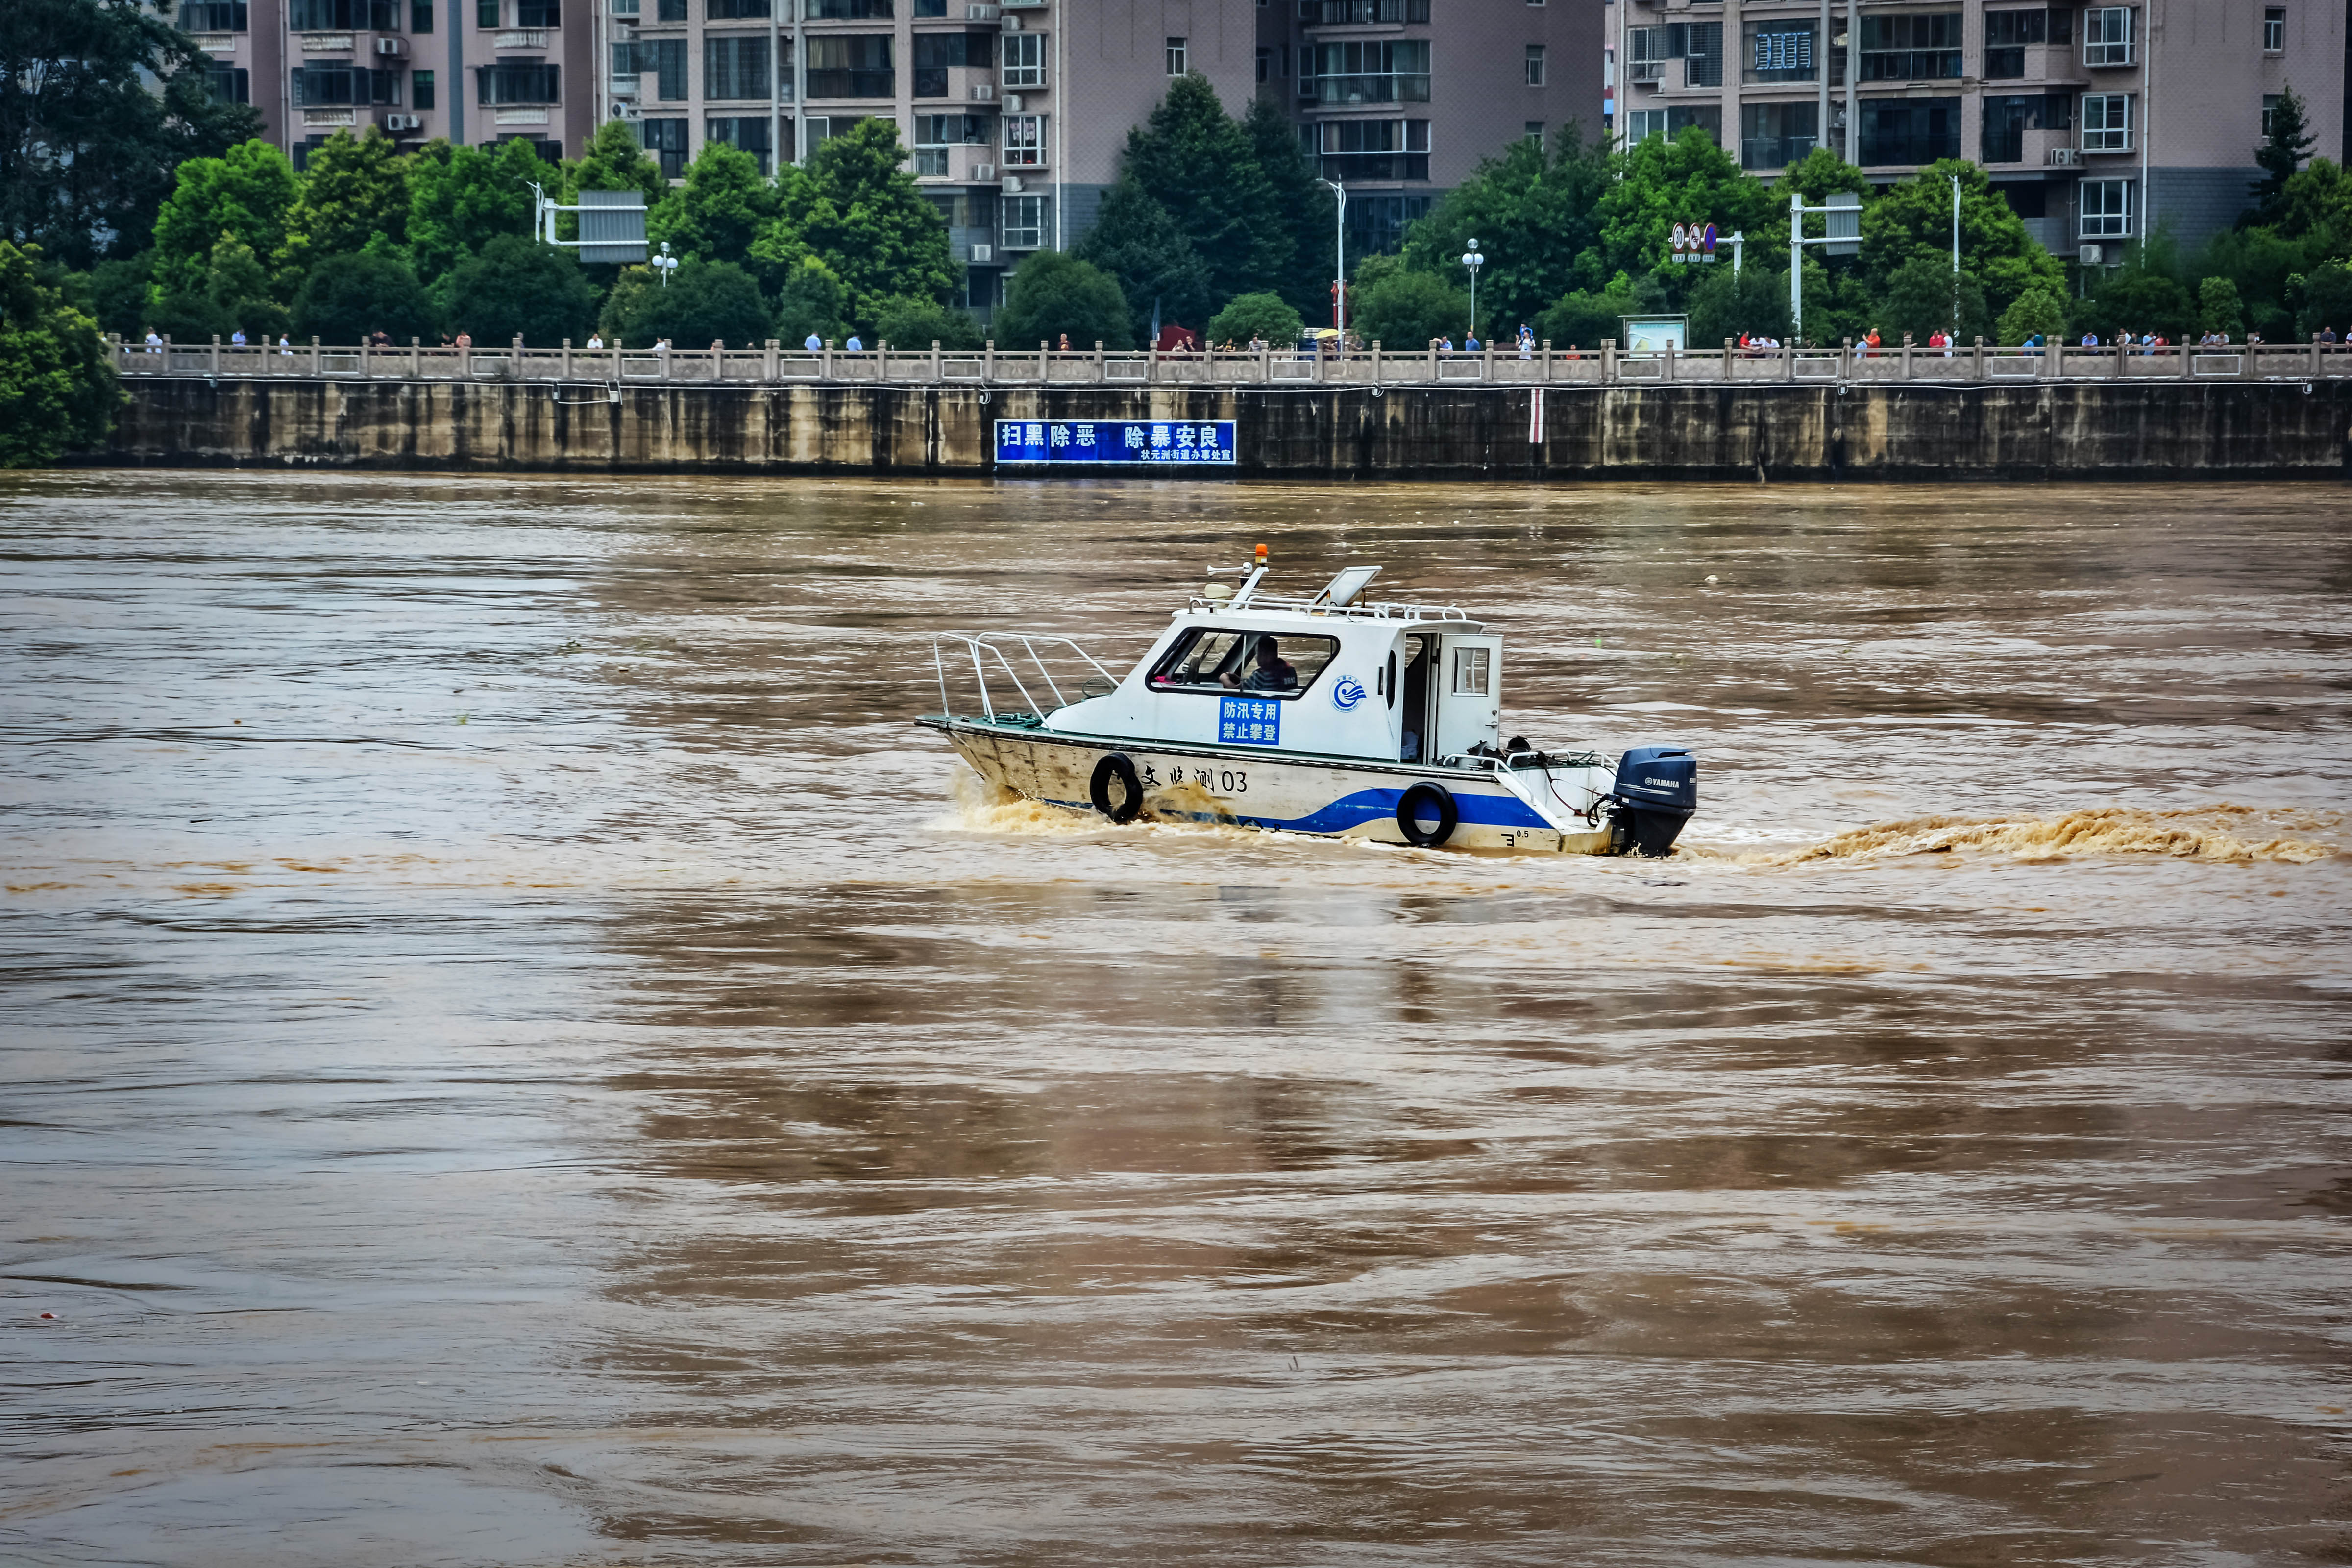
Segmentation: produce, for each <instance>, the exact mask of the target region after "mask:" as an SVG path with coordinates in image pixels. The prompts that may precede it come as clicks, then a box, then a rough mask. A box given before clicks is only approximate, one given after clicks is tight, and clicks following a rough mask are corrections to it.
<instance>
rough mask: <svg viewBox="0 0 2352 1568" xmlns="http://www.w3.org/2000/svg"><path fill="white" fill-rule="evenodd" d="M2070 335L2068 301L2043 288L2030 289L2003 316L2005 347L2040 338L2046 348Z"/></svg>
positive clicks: (2062, 296)
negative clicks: (2067, 319) (2067, 326)
mask: <svg viewBox="0 0 2352 1568" xmlns="http://www.w3.org/2000/svg"><path fill="white" fill-rule="evenodd" d="M2065 335H2066V297H2065V296H2064V295H2063V294H2061V293H2059V292H2058V291H2057V290H2056V289H2045V288H2042V287H2041V286H2039V285H2036V286H2035V287H2033V288H2032V289H2027V290H2026V291H2025V292H2024V293H2022V294H2020V295H2019V296H2018V297H2017V298H2016V299H2015V300H2013V301H2011V304H2010V307H2009V309H2008V310H2003V311H2002V312H2001V313H2000V341H2001V342H2004V343H2021V342H2024V341H2025V340H2026V339H2028V338H2031V337H2039V338H2040V339H2041V340H2042V342H2043V343H2044V344H2049V343H2053V342H2058V341H2059V340H2060V339H2062V338H2063V337H2064V336H2065Z"/></svg>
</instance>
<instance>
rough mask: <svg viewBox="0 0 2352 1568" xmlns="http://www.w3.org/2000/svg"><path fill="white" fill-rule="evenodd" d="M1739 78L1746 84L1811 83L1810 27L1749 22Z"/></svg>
mask: <svg viewBox="0 0 2352 1568" xmlns="http://www.w3.org/2000/svg"><path fill="white" fill-rule="evenodd" d="M1744 53H1745V54H1746V55H1747V57H1748V58H1747V60H1746V62H1745V68H1744V69H1743V70H1742V71H1741V73H1740V74H1741V75H1742V76H1743V77H1745V78H1746V79H1748V80H1749V81H1759V82H1768V81H1811V80H1812V79H1813V73H1814V71H1815V69H1816V67H1815V65H1814V63H1813V26H1812V24H1811V23H1810V22H1808V23H1806V24H1805V25H1804V26H1794V25H1792V24H1790V23H1788V22H1750V23H1748V47H1747V49H1746V50H1745V51H1744Z"/></svg>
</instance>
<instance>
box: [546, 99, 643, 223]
mask: <svg viewBox="0 0 2352 1568" xmlns="http://www.w3.org/2000/svg"><path fill="white" fill-rule="evenodd" d="M583 191H640V192H643V193H644V195H645V198H646V221H647V222H648V223H650V222H651V221H652V216H653V210H654V208H656V207H657V206H659V205H661V203H662V200H663V198H664V197H666V196H667V195H669V194H670V188H669V182H668V181H667V180H666V179H664V178H662V172H661V165H660V164H659V163H655V162H654V161H653V159H652V158H650V157H648V156H647V155H646V150H645V149H644V148H643V147H641V146H639V145H638V144H637V133H636V132H635V131H633V130H631V129H630V128H629V122H628V121H625V120H607V121H604V124H602V125H600V126H598V127H597V128H596V134H595V135H593V136H592V137H590V138H589V139H588V147H587V150H586V151H585V152H583V153H582V154H581V155H580V156H579V157H578V158H577V159H574V160H573V161H572V162H571V163H566V164H564V165H563V200H564V205H567V206H576V205H579V201H580V193H581V192H583ZM557 223H558V227H557V231H556V232H557V233H558V234H559V235H561V236H562V237H563V238H565V239H577V238H579V237H580V222H579V216H578V215H577V214H574V213H564V214H562V215H561V216H560V217H559V218H558V220H557Z"/></svg>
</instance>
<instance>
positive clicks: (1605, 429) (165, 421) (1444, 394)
mask: <svg viewBox="0 0 2352 1568" xmlns="http://www.w3.org/2000/svg"><path fill="white" fill-rule="evenodd" d="M128 390H129V393H130V402H129V403H128V404H127V405H125V407H124V409H123V411H122V415H121V420H120V422H119V425H118V426H117V429H116V433H115V437H114V439H113V442H112V444H111V446H110V447H109V449H108V450H107V451H105V452H104V453H102V454H99V455H97V456H96V457H95V458H94V460H95V461H97V462H99V463H103V464H108V465H154V466H159V467H196V466H205V465H236V466H268V467H305V466H317V467H325V468H415V469H480V470H516V471H543V472H715V473H822V472H842V471H861V472H889V473H901V474H939V475H984V474H989V473H1000V474H1022V475H1027V474H1034V472H1036V470H1034V469H1029V468H1020V467H1016V466H1013V465H1006V466H1004V467H1003V468H999V467H998V465H997V464H996V462H995V457H994V454H995V449H996V448H995V445H994V438H993V437H994V422H995V421H997V420H1000V419H1022V420H1155V421H1171V422H1205V421H1214V420H1231V421H1233V422H1234V439H1235V446H1236V459H1235V461H1234V463H1233V464H1232V465H1231V466H1230V467H1219V468H1213V469H1212V468H1200V467H1193V468H1187V469H1185V470H1184V471H1185V472H1186V473H1187V474H1188V475H1189V476H1191V477H1194V478H1198V477H1201V476H1202V474H1204V473H1207V472H1217V473H1221V474H1229V475H1233V476H1236V477H1240V478H1245V479H1406V478H1412V479H1513V480H1531V479H1532V480H1560V481H1574V480H1596V479H1747V480H1751V481H1752V480H1754V479H1759V478H1762V479H1888V480H1896V479H1901V480H1917V479H2014V480H2058V481H2063V480H2098V479H2108V480H2134V479H2180V480H2193V479H2270V478H2298V479H2325V478H2340V477H2346V476H2347V475H2352V381H2347V380H2337V379H2333V378H2326V379H2314V380H2311V381H2297V380H2284V379H2282V380H2265V381H2228V382H2194V381H2177V382H2176V381H2146V382H2131V381H2120V382H2063V381H2051V382H2031V383H2024V384H1997V383H1996V384H1965V383H1963V384H1889V383H1872V382H1860V381H1857V382H1853V383H1850V384H1847V383H1836V384H1832V383H1818V384H1769V383H1761V384H1706V383H1700V382H1690V383H1679V384H1652V385H1646V386H1645V385H1624V384H1619V385H1611V386H1590V385H1584V386H1578V385H1565V386H1549V387H1534V386H1494V385H1476V386H1399V387H1385V388H1374V387H1370V386H1361V385H1343V386H1318V387H1304V386H1302V387H1260V386H1247V385H1242V386H1205V385H1191V386H1166V385H1162V386H1146V387H1110V386H1099V385H1097V386H1079V387H1061V386H1051V385H1048V386H1037V385H1029V386H979V385H968V384H967V385H953V384H950V385H940V384H932V385H922V384H905V385H892V384H871V383H868V384H786V385H709V386H697V385H624V386H622V387H620V388H619V389H618V391H617V393H615V392H614V391H613V390H611V389H609V388H608V387H606V386H604V385H603V384H597V383H594V382H575V383H569V384H547V383H534V382H521V381H515V382H499V381H486V382H456V381H446V380H425V379H419V380H400V379H395V378H391V377H379V378H375V379H370V380H364V381H344V380H338V379H335V378H332V377H316V378H311V377H288V376H275V377H268V378H240V377H236V376H233V375H224V376H221V377H218V378H205V377H196V376H173V377H158V378H155V379H152V380H140V381H132V382H131V383H129V384H128ZM1538 399H1540V409H1538ZM1538 420H1539V421H1540V424H1539V425H1538ZM1055 471H1056V472H1058V473H1061V474H1065V475H1066V474H1068V473H1071V472H1078V473H1094V474H1096V475H1100V474H1103V473H1113V474H1132V473H1136V472H1145V473H1149V472H1151V471H1152V470H1150V469H1142V470H1138V469H1132V468H1109V469H1086V468H1078V469H1067V468H1064V469H1056V470H1055Z"/></svg>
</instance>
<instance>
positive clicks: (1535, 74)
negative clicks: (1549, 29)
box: [1527, 44, 1544, 87]
mask: <svg viewBox="0 0 2352 1568" xmlns="http://www.w3.org/2000/svg"><path fill="white" fill-rule="evenodd" d="M1527 69H1528V86H1529V87H1541V86H1542V85H1543V84H1544V47H1543V46H1542V45H1541V44H1529V45H1528V55H1527Z"/></svg>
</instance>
